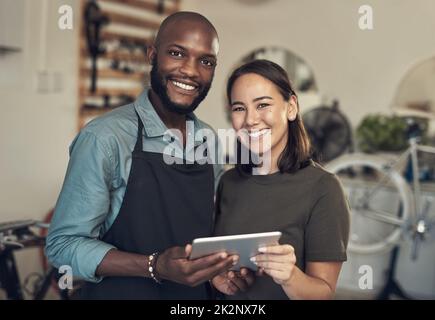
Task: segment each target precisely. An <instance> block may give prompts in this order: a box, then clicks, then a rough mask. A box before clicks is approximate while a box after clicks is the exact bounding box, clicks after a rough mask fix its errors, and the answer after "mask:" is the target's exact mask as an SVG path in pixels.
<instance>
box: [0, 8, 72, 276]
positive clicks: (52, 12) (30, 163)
mask: <svg viewBox="0 0 435 320" xmlns="http://www.w3.org/2000/svg"><path fill="white" fill-rule="evenodd" d="M44 2H45V1H44V0H43V1H29V0H26V1H25V11H24V12H23V15H22V16H17V23H22V24H24V28H23V29H24V35H23V36H24V40H23V43H24V45H23V49H22V51H21V52H19V53H14V54H10V55H7V56H0V70H1V71H0V97H1V98H0V113H1V116H0V150H1V151H0V152H1V156H0V172H1V179H0V203H1V206H0V222H1V221H7V220H13V219H26V218H32V219H42V218H43V217H44V215H45V214H46V212H47V211H48V210H49V209H50V208H52V207H53V206H54V204H55V201H56V199H57V196H58V194H59V190H60V188H61V185H62V181H63V177H64V174H65V170H66V166H67V161H68V146H69V144H70V142H71V140H72V139H73V138H74V135H75V133H76V128H77V100H76V99H77V87H76V85H77V83H76V81H77V71H78V68H77V54H78V44H77V41H76V40H77V39H78V37H77V32H78V18H79V16H78V15H76V14H75V15H74V29H73V30H72V31H71V30H65V31H62V30H60V29H59V28H58V18H59V16H60V15H59V14H58V8H59V7H60V6H61V5H64V4H68V5H71V6H72V8H73V9H74V10H75V11H74V13H76V12H77V11H78V10H76V9H78V8H77V5H78V1H74V0H48V1H46V2H45V3H44ZM44 5H46V7H45V8H46V10H44ZM44 26H46V29H45V30H44ZM10 27H11V28H13V27H14V26H12V25H11V26H10ZM44 70H45V71H47V72H48V73H49V74H50V75H54V73H56V74H57V77H58V78H57V85H58V87H57V90H58V92H53V91H51V92H50V93H39V92H38V82H37V74H38V72H39V71H44ZM51 80H53V79H51ZM51 80H50V81H51ZM52 89H53V81H52ZM36 255H37V252H36V251H35V250H33V249H30V250H29V252H27V253H24V254H21V253H20V254H19V256H20V257H22V258H23V259H24V258H25V257H27V259H31V258H32V259H36ZM20 259H21V258H20ZM32 261H36V260H32ZM37 265H38V264H36V263H20V266H21V267H22V268H24V270H23V272H24V273H27V272H28V271H29V270H31V268H35V266H36V267H37Z"/></svg>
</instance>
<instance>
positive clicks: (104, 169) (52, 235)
mask: <svg viewBox="0 0 435 320" xmlns="http://www.w3.org/2000/svg"><path fill="white" fill-rule="evenodd" d="M135 110H136V111H137V113H138V114H139V116H140V118H141V120H142V122H143V124H144V129H145V130H144V136H143V149H144V151H148V152H155V153H163V151H164V149H165V148H167V147H168V145H169V144H170V145H171V148H172V149H171V150H173V151H175V153H176V154H177V155H180V152H181V155H183V158H184V159H186V154H188V151H189V142H187V144H186V149H185V150H184V148H183V145H182V142H181V141H180V139H179V137H178V136H177V135H170V136H172V137H173V138H172V140H170V139H168V135H167V133H166V134H165V132H167V130H168V129H167V127H166V126H165V124H164V123H163V122H162V120H161V119H160V117H159V116H158V115H157V113H156V111H155V110H154V107H153V106H152V105H151V103H150V101H149V99H148V90H145V91H144V92H143V93H142V94H141V95H140V96H139V97H138V99H137V100H136V101H135V102H134V103H132V104H129V105H126V106H123V107H119V108H117V109H115V110H114V111H112V112H109V113H107V114H105V115H103V116H101V117H99V118H97V119H94V120H93V121H91V122H90V123H89V124H88V125H87V126H86V127H85V128H83V129H82V130H81V131H80V133H79V134H78V135H77V136H76V138H75V139H74V141H73V142H72V144H71V146H70V160H69V163H68V169H67V172H66V176H65V180H64V183H63V186H62V190H61V192H60V195H59V198H58V200H57V203H56V207H55V213H54V216H53V219H52V222H51V225H50V229H49V233H48V236H47V241H46V248H45V249H46V255H47V257H48V259H49V261H50V262H51V263H52V264H53V265H54V266H55V267H57V268H59V267H60V266H61V265H69V266H71V267H72V271H73V275H74V276H75V277H79V278H83V279H85V280H88V281H92V282H98V281H100V280H101V278H100V277H97V276H96V275H95V270H96V269H97V267H98V265H99V264H100V262H101V260H102V259H103V258H104V256H105V255H106V253H107V252H108V251H109V250H110V249H112V248H114V247H113V246H112V245H110V244H108V243H105V242H103V241H101V240H100V239H101V238H102V237H103V235H104V234H105V232H106V231H108V229H109V228H110V226H111V225H112V223H113V222H114V221H115V219H116V217H117V215H118V213H119V210H120V208H121V204H122V200H123V197H124V193H125V190H126V186H127V181H128V176H129V173H130V166H131V160H132V159H131V153H132V151H133V149H134V145H135V142H136V137H137V131H138V127H137V126H138V120H137V115H136V113H135ZM187 118H188V120H191V121H193V122H191V123H193V125H194V128H193V130H192V131H193V133H194V134H195V136H196V133H197V132H198V130H199V129H209V130H211V128H210V127H209V126H208V125H207V124H205V123H204V122H202V121H200V120H199V119H198V118H197V117H196V116H195V115H194V114H193V113H191V114H189V115H188V117H187ZM209 132H210V131H209ZM213 134H214V133H213ZM191 135H192V132H191ZM191 135H189V136H188V138H187V139H188V140H187V141H189V137H190V136H191ZM191 141H192V140H191ZM202 143H204V141H195V143H191V144H190V145H191V148H194V147H198V146H199V145H201V144H202ZM218 143H219V142H218V139H217V137H216V139H215V147H216V148H217V146H218ZM192 150H193V149H192ZM162 156H163V155H162ZM220 156H221V155H220V154H219V153H218V152H216V155H215V157H217V158H218V157H220ZM217 158H216V159H217ZM214 172H215V183H216V185H217V182H218V179H219V177H220V175H221V174H222V173H223V167H222V165H218V164H215V165H214Z"/></svg>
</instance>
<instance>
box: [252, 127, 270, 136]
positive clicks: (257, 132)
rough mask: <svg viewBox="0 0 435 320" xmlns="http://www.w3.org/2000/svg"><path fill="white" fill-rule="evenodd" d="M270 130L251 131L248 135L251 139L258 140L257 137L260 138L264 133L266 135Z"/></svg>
mask: <svg viewBox="0 0 435 320" xmlns="http://www.w3.org/2000/svg"><path fill="white" fill-rule="evenodd" d="M269 131H270V130H268V129H263V130H259V131H251V132H248V135H249V136H250V137H251V138H258V137H259V136H262V135H263V134H266V133H268V132H269Z"/></svg>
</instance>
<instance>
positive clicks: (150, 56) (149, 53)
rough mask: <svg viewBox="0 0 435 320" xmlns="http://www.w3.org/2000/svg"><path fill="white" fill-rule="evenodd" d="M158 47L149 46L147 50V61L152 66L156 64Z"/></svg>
mask: <svg viewBox="0 0 435 320" xmlns="http://www.w3.org/2000/svg"><path fill="white" fill-rule="evenodd" d="M156 53H157V52H156V47H155V46H154V45H149V46H148V48H147V59H148V63H149V64H150V65H153V64H154V59H155V57H156Z"/></svg>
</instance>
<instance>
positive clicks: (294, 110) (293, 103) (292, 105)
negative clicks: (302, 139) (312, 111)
mask: <svg viewBox="0 0 435 320" xmlns="http://www.w3.org/2000/svg"><path fill="white" fill-rule="evenodd" d="M288 106H289V107H288V110H287V119H288V120H289V121H294V120H295V119H296V117H297V115H298V98H297V97H296V96H295V95H291V96H290V100H289V101H288Z"/></svg>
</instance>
